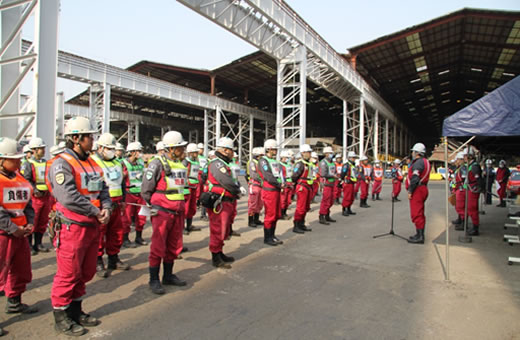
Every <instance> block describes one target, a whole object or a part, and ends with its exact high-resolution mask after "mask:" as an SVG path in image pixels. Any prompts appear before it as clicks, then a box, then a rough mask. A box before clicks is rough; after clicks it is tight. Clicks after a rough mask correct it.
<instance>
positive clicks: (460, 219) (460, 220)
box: [451, 215, 464, 225]
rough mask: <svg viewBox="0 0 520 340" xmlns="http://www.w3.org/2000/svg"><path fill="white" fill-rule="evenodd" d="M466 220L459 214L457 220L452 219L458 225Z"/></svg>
mask: <svg viewBox="0 0 520 340" xmlns="http://www.w3.org/2000/svg"><path fill="white" fill-rule="evenodd" d="M463 221H464V220H463V219H462V218H460V215H458V216H457V219H456V220H453V221H451V223H453V224H455V225H457V224H462V222H463Z"/></svg>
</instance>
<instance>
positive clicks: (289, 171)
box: [280, 162, 293, 183]
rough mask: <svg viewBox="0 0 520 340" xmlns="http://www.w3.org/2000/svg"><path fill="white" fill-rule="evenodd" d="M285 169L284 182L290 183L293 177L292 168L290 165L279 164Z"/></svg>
mask: <svg viewBox="0 0 520 340" xmlns="http://www.w3.org/2000/svg"><path fill="white" fill-rule="evenodd" d="M280 163H281V164H282V166H283V168H284V169H285V181H286V182H289V183H292V178H291V177H292V175H293V166H292V164H291V163H283V162H280Z"/></svg>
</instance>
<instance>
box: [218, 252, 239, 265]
mask: <svg viewBox="0 0 520 340" xmlns="http://www.w3.org/2000/svg"><path fill="white" fill-rule="evenodd" d="M219 255H220V258H221V259H222V261H224V262H228V263H232V262H235V258H234V257H233V256H227V255H226V254H224V252H220V253H219Z"/></svg>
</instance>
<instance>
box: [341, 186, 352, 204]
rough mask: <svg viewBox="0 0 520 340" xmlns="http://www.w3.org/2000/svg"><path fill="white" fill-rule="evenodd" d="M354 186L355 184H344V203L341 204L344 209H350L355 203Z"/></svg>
mask: <svg viewBox="0 0 520 340" xmlns="http://www.w3.org/2000/svg"><path fill="white" fill-rule="evenodd" d="M354 186H355V183H343V202H341V206H342V207H343V208H350V207H351V206H352V203H354Z"/></svg>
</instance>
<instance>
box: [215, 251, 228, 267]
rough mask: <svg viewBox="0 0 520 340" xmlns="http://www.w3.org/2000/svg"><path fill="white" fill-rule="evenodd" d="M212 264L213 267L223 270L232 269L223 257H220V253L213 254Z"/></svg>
mask: <svg viewBox="0 0 520 340" xmlns="http://www.w3.org/2000/svg"><path fill="white" fill-rule="evenodd" d="M211 263H212V264H213V267H216V268H223V269H230V268H231V265H230V264H228V263H226V262H225V261H224V260H223V259H222V257H220V253H211Z"/></svg>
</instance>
